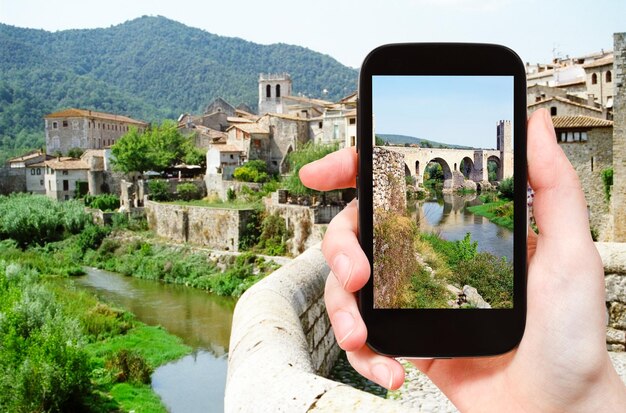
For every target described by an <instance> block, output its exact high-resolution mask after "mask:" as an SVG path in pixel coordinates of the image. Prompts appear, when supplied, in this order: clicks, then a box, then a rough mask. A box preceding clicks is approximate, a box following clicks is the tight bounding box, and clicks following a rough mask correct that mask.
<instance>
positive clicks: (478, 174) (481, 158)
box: [384, 146, 513, 183]
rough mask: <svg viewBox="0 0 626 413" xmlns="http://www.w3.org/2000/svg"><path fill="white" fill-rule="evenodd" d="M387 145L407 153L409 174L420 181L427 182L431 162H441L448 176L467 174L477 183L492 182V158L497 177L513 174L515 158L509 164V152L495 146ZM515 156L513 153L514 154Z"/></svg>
mask: <svg viewBox="0 0 626 413" xmlns="http://www.w3.org/2000/svg"><path fill="white" fill-rule="evenodd" d="M384 148H385V149H387V150H389V151H393V152H398V153H401V154H403V155H404V168H405V175H406V176H411V177H414V178H415V181H416V182H417V183H423V181H424V171H425V170H426V166H427V165H428V164H429V163H430V162H436V163H438V164H439V165H441V168H442V170H443V176H444V180H448V179H452V176H453V173H454V172H455V171H456V172H459V173H461V174H463V176H464V177H465V179H469V180H471V181H474V182H476V183H480V182H488V181H489V176H488V168H487V165H488V163H489V162H494V163H495V165H496V174H497V180H498V181H501V180H502V179H505V178H508V177H510V176H512V175H513V170H512V169H513V168H512V166H513V165H512V162H511V165H510V169H509V168H507V166H508V165H506V161H505V162H504V163H503V158H505V159H506V158H508V156H507V154H505V153H502V152H501V151H498V150H494V149H434V148H417V147H398V146H384ZM510 158H511V159H512V154H511V156H510Z"/></svg>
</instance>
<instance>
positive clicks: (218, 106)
mask: <svg viewBox="0 0 626 413" xmlns="http://www.w3.org/2000/svg"><path fill="white" fill-rule="evenodd" d="M235 111H236V109H235V107H234V106H233V105H231V104H230V103H228V102H226V101H225V100H224V99H222V98H220V97H218V98H216V99H215V100H213V102H211V103H209V105H208V106H207V107H206V109H205V110H204V113H206V114H209V113H224V114H226V116H235Z"/></svg>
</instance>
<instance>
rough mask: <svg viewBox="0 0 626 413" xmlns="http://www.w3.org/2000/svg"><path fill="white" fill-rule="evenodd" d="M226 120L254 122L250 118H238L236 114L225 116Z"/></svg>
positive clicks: (231, 121) (230, 121)
mask: <svg viewBox="0 0 626 413" xmlns="http://www.w3.org/2000/svg"><path fill="white" fill-rule="evenodd" d="M226 120H228V122H229V123H252V122H254V121H253V120H252V119H249V118H240V117H238V116H229V117H228V118H226Z"/></svg>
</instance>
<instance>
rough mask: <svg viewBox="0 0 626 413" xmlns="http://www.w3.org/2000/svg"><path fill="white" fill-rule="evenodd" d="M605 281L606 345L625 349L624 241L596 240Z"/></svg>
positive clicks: (625, 293) (625, 251)
mask: <svg viewBox="0 0 626 413" xmlns="http://www.w3.org/2000/svg"><path fill="white" fill-rule="evenodd" d="M596 247H597V248H598V251H599V252H600V256H601V257H602V263H603V264H604V274H605V282H606V308H607V312H608V317H607V318H608V327H607V330H606V345H607V348H608V349H609V350H612V351H624V350H626V243H615V242H597V243H596Z"/></svg>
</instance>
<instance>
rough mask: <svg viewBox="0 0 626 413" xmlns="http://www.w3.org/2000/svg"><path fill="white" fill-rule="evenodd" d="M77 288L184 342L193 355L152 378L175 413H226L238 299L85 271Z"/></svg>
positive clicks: (156, 373)
mask: <svg viewBox="0 0 626 413" xmlns="http://www.w3.org/2000/svg"><path fill="white" fill-rule="evenodd" d="M85 270H86V271H87V275H85V276H83V277H78V278H76V279H75V280H76V283H77V284H78V285H79V286H82V287H84V288H85V289H87V290H89V291H92V292H94V293H95V294H96V295H97V296H98V297H100V298H102V299H103V300H105V301H107V302H111V303H113V304H116V305H118V306H120V307H122V308H124V309H126V310H128V311H131V312H132V313H134V314H135V316H136V317H137V319H138V320H139V321H142V322H144V323H146V324H148V325H160V326H162V327H163V328H165V329H166V330H167V331H168V332H170V333H171V334H174V335H176V336H178V337H181V338H182V339H183V341H184V343H185V344H187V345H189V346H191V347H192V348H193V352H192V353H191V354H190V355H187V356H185V357H183V358H181V359H178V360H176V361H173V362H170V363H167V364H164V365H162V366H160V367H159V368H157V369H156V370H155V371H154V373H153V374H152V388H153V389H154V391H155V392H156V393H157V394H158V395H159V396H160V397H161V400H162V401H163V404H164V405H165V406H166V407H167V409H168V410H169V411H170V412H172V413H195V412H198V413H199V412H203V413H205V412H222V411H223V410H224V389H225V385H226V370H227V355H228V343H229V340H230V327H231V323H232V317H233V309H234V307H235V302H236V301H235V299H233V298H230V297H219V296H216V295H213V294H210V293H207V292H206V291H202V290H198V289H195V288H189V287H185V286H182V285H172V284H164V283H160V282H155V281H149V280H141V279H137V278H133V277H125V276H123V275H119V274H115V273H111V272H107V271H102V270H98V269H95V268H86V269H85Z"/></svg>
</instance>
